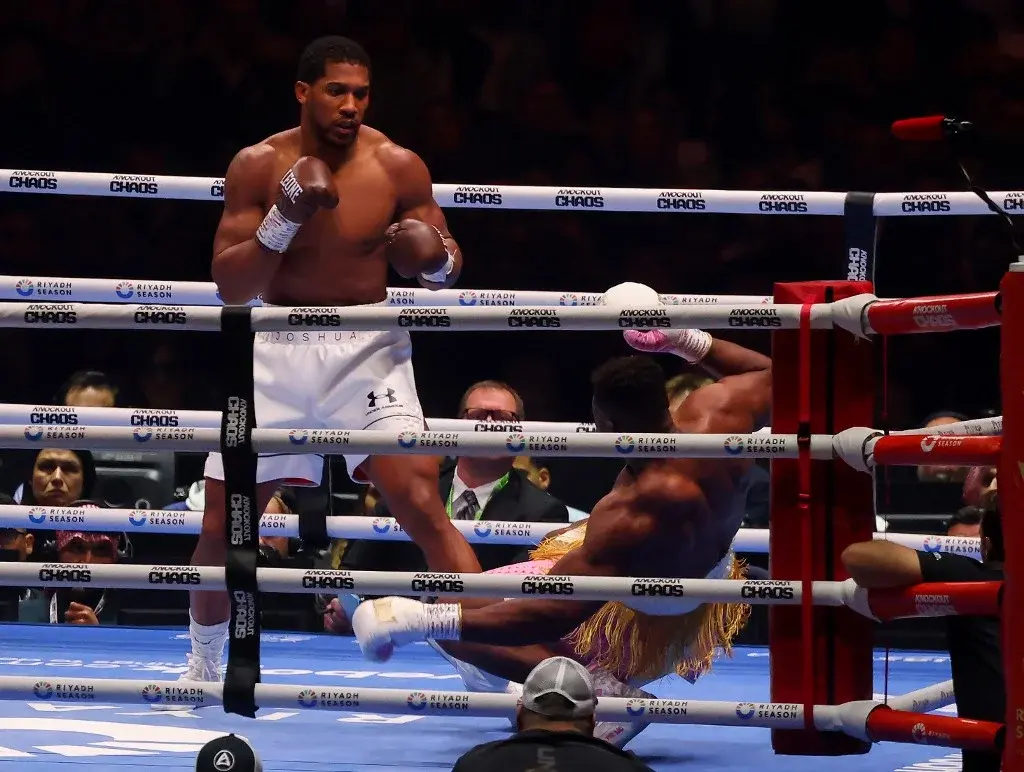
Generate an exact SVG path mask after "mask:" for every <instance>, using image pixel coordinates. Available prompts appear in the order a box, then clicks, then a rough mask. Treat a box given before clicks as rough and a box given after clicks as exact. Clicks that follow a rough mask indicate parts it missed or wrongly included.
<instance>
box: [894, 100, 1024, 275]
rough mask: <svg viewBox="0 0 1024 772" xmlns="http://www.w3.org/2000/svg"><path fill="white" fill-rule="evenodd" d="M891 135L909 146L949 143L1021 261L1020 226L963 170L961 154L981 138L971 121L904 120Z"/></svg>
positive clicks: (936, 117)
mask: <svg viewBox="0 0 1024 772" xmlns="http://www.w3.org/2000/svg"><path fill="white" fill-rule="evenodd" d="M892 133H893V135H894V136H895V137H896V138H897V139H899V140H903V141H906V142H947V143H948V145H949V147H950V148H951V149H952V152H953V155H954V157H955V159H956V164H957V166H959V167H960V173H961V174H962V175H963V178H964V180H966V181H967V187H968V188H969V189H970V191H971V192H972V193H973V194H974V195H976V196H977V197H978V198H980V199H981V200H982V201H983V202H984V203H985V206H986V207H988V210H989V211H990V212H992V214H994V215H996V216H997V217H999V218H1000V219H1001V220H1002V222H1003V226H1004V227H1005V228H1006V232H1007V235H1008V236H1009V237H1010V243H1011V244H1012V245H1013V249H1014V252H1015V254H1014V259H1018V258H1020V256H1021V254H1022V252H1021V248H1020V245H1019V244H1018V242H1017V226H1016V224H1015V223H1014V221H1013V218H1012V217H1010V215H1009V214H1007V213H1006V211H1005V210H1004V209H1003V208H1002V207H1000V206H999V205H997V204H996V202H995V201H993V200H992V197H991V196H990V195H989V194H988V193H987V192H986V191H985V189H984V188H982V187H981V186H980V185H977V184H976V183H975V182H974V180H973V179H971V175H970V173H969V172H968V171H967V168H966V167H965V166H964V163H963V159H962V158H961V152H962V151H964V150H967V149H968V148H973V147H976V146H977V143H978V142H979V139H980V138H979V137H978V135H977V134H975V132H974V124H973V123H971V122H970V121H962V120H960V119H958V118H949V117H947V116H945V115H929V116H926V117H923V118H905V119H903V120H900V121H894V122H893V124H892Z"/></svg>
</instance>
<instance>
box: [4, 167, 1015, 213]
mask: <svg viewBox="0 0 1024 772" xmlns="http://www.w3.org/2000/svg"><path fill="white" fill-rule="evenodd" d="M4 179H6V180H7V183H6V184H4V185H0V190H3V191H5V192H7V193H49V194H56V195H73V196H104V197H107V196H115V197H121V198H150V199H178V200H188V201H222V200H223V198H224V179H223V178H222V177H178V176H170V175H159V174H111V173H108V172H54V171H40V170H19V169H0V180H4ZM846 195H847V194H846V193H835V192H824V191H772V190H693V189H690V190H682V189H672V190H669V189H664V188H660V189H659V188H581V187H563V188H559V187H553V186H548V187H542V186H536V185H460V184H435V185H434V198H435V200H436V201H437V203H438V204H440V206H442V207H444V208H462V209H495V210H503V209H504V210H510V209H522V210H529V211H567V210H568V211H573V210H575V211H584V212H651V213H657V214H672V213H676V214H760V215H827V216H832V217H842V216H843V215H844V214H845V204H846ZM989 195H991V196H992V198H993V199H994V200H995V201H1001V202H1002V205H1003V207H1004V208H1010V209H1013V210H1017V209H1020V208H1022V207H1024V192H1019V191H1008V190H1003V191H990V192H989ZM874 214H875V216H877V217H914V216H922V215H943V216H950V215H979V214H986V215H991V214H992V212H991V211H989V209H988V207H987V206H986V204H985V203H984V202H983V201H982V200H981V199H979V198H978V197H977V196H975V195H974V194H973V193H968V192H963V191H954V192H925V193H875V194H874Z"/></svg>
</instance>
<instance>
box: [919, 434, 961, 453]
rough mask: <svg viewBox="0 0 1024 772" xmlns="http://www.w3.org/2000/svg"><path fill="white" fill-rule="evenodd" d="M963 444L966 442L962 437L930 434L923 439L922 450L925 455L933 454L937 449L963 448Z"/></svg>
mask: <svg viewBox="0 0 1024 772" xmlns="http://www.w3.org/2000/svg"><path fill="white" fill-rule="evenodd" d="M963 444H964V440H963V438H962V437H950V436H945V435H936V434H929V435H926V436H925V437H923V438H922V439H921V450H923V451H924V452H925V453H931V452H932V450H934V449H935V448H940V449H944V450H953V449H954V448H960V447H963Z"/></svg>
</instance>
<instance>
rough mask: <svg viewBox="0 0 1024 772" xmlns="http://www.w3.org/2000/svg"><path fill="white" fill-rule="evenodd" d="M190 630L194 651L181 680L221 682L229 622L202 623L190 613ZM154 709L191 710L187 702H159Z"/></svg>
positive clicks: (180, 677)
mask: <svg viewBox="0 0 1024 772" xmlns="http://www.w3.org/2000/svg"><path fill="white" fill-rule="evenodd" d="M189 620H190V623H189V626H188V631H189V633H190V635H191V636H192V653H191V654H188V655H187V659H188V668H186V670H185V672H184V673H182V674H181V675H180V676H178V680H179V681H207V682H213V683H219V682H220V681H221V680H222V679H221V673H220V664H221V660H222V659H223V657H224V645H225V644H226V643H227V641H228V623H227V622H221V623H220V624H217V625H201V624H199V623H198V622H196V620H194V619H192V615H191V614H190V615H189ZM150 707H151V708H152V709H153V710H191V709H192V708H193V707H194V706H192V705H189V704H187V703H184V704H178V703H173V702H171V703H166V702H157V703H154V704H153V705H151V706H150Z"/></svg>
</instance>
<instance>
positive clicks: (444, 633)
mask: <svg viewBox="0 0 1024 772" xmlns="http://www.w3.org/2000/svg"><path fill="white" fill-rule="evenodd" d="M423 616H424V618H425V619H426V622H427V631H426V632H427V637H428V638H433V639H434V640H436V641H457V640H459V637H460V635H461V633H462V607H461V606H460V605H459V604H457V603H439V604H437V605H435V606H426V607H425V608H424V609H423Z"/></svg>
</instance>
